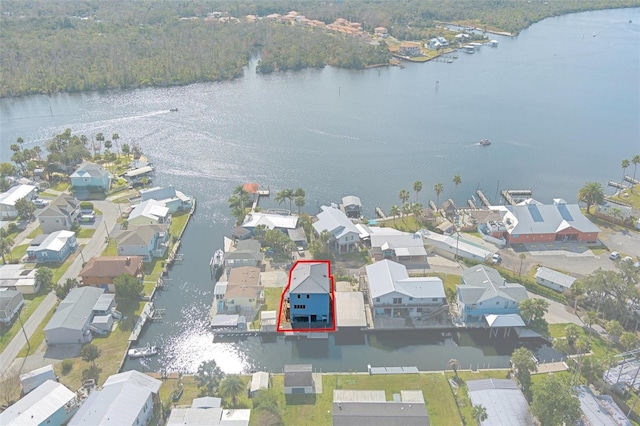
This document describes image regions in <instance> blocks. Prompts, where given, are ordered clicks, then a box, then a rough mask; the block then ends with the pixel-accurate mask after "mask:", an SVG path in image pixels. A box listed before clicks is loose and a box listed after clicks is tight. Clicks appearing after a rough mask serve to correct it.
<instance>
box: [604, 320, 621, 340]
mask: <svg viewBox="0 0 640 426" xmlns="http://www.w3.org/2000/svg"><path fill="white" fill-rule="evenodd" d="M605 330H606V331H607V334H608V335H609V336H611V337H613V339H614V340H618V338H619V337H620V336H621V335H622V333H624V328H622V325H621V324H620V323H619V322H618V321H616V320H611V321H609V322H607V325H606V327H605Z"/></svg>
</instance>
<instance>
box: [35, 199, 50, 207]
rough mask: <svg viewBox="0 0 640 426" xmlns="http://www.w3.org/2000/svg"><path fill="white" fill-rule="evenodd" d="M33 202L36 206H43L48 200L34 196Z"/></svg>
mask: <svg viewBox="0 0 640 426" xmlns="http://www.w3.org/2000/svg"><path fill="white" fill-rule="evenodd" d="M33 204H35V205H36V207H45V206H46V205H47V204H49V200H43V199H42V198H36V199H35V200H33Z"/></svg>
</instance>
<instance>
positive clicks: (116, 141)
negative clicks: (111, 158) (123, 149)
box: [111, 133, 120, 155]
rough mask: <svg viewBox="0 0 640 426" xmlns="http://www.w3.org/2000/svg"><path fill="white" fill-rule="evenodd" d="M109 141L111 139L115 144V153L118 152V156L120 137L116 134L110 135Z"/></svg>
mask: <svg viewBox="0 0 640 426" xmlns="http://www.w3.org/2000/svg"><path fill="white" fill-rule="evenodd" d="M111 139H113V142H114V143H115V144H116V151H118V155H120V145H119V144H118V140H119V139H120V135H119V134H117V133H114V134H113V135H111Z"/></svg>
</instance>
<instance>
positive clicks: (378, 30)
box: [373, 27, 389, 37]
mask: <svg viewBox="0 0 640 426" xmlns="http://www.w3.org/2000/svg"><path fill="white" fill-rule="evenodd" d="M373 33H374V34H375V35H377V36H378V37H388V36H389V33H388V32H387V29H386V28H385V27H376V28H374V30H373Z"/></svg>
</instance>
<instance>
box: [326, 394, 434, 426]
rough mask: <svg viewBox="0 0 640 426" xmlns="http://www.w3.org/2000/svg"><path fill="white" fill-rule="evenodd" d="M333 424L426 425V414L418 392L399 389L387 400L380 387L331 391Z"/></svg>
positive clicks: (348, 425) (342, 425) (346, 425)
mask: <svg viewBox="0 0 640 426" xmlns="http://www.w3.org/2000/svg"><path fill="white" fill-rule="evenodd" d="M332 408H333V410H332V416H333V426H351V425H372V426H373V425H385V426H418V425H420V426H428V425H429V424H430V422H429V414H428V412H427V405H426V403H425V401H424V395H423V394H422V391H420V390H415V391H407V390H401V391H400V393H399V394H393V400H392V401H387V397H386V394H385V391H383V390H343V389H335V390H334V391H333V407H332Z"/></svg>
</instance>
